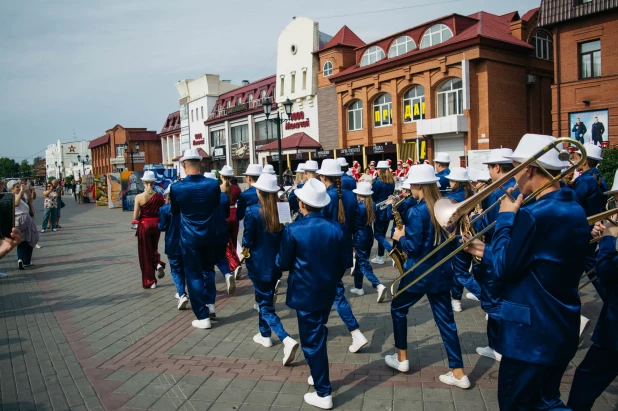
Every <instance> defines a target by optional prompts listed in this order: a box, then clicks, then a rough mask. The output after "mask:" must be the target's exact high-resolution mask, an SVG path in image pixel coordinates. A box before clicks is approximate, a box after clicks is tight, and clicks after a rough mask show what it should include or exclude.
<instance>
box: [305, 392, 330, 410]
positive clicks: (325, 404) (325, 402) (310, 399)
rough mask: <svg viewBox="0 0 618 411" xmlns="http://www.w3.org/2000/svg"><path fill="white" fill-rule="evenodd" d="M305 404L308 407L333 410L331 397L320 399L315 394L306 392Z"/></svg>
mask: <svg viewBox="0 0 618 411" xmlns="http://www.w3.org/2000/svg"><path fill="white" fill-rule="evenodd" d="M305 402H306V403H307V404H309V405H313V406H314V407H317V408H322V409H323V410H330V409H332V408H333V396H332V395H327V396H326V397H320V396H319V395H318V393H317V392H308V393H307V394H305Z"/></svg>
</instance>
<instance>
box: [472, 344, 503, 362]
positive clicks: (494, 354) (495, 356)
mask: <svg viewBox="0 0 618 411" xmlns="http://www.w3.org/2000/svg"><path fill="white" fill-rule="evenodd" d="M476 353H477V354H478V355H482V356H483V357H487V358H491V359H492V360H496V361H500V360H502V354H499V353H498V351H496V350H494V349H493V348H491V347H476Z"/></svg>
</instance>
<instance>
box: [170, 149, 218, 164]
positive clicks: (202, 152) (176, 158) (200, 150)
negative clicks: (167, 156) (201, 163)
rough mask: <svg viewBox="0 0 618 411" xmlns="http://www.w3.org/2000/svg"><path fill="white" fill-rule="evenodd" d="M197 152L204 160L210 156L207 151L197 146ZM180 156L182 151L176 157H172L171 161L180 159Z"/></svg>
mask: <svg viewBox="0 0 618 411" xmlns="http://www.w3.org/2000/svg"><path fill="white" fill-rule="evenodd" d="M197 152H198V153H199V155H200V156H202V157H203V159H204V160H206V159H208V158H210V156H209V155H208V153H207V152H205V151H204V150H202V149H201V148H198V149H197ZM182 156H184V153H183V154H181V155H179V156H177V157H174V158H173V159H172V161H178V160H180V159H181V158H182Z"/></svg>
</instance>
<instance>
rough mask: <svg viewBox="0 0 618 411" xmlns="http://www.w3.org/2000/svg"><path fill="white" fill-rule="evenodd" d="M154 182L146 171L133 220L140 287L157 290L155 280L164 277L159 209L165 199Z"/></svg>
mask: <svg viewBox="0 0 618 411" xmlns="http://www.w3.org/2000/svg"><path fill="white" fill-rule="evenodd" d="M155 181H156V177H155V174H154V172H152V171H146V172H144V176H143V177H142V182H143V183H144V192H143V193H141V194H138V195H137V196H135V206H134V208H133V220H137V221H139V224H138V225H137V232H136V233H135V236H136V237H137V254H138V256H139V266H140V268H141V270H142V287H144V288H157V279H156V278H155V273H158V277H159V278H163V276H164V275H165V271H164V268H165V263H164V262H163V261H161V254H159V250H158V248H159V237H160V236H161V231H159V209H160V208H161V207H162V206H163V205H164V204H165V197H163V195H162V194H161V193H157V192H156V191H155V190H154V188H153V185H154V183H155Z"/></svg>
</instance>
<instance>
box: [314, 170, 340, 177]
mask: <svg viewBox="0 0 618 411" xmlns="http://www.w3.org/2000/svg"><path fill="white" fill-rule="evenodd" d="M316 173H318V174H319V175H321V176H326V177H341V176H342V175H343V171H342V172H340V173H338V174H337V173H327V172H322V170H317V171H316Z"/></svg>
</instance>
